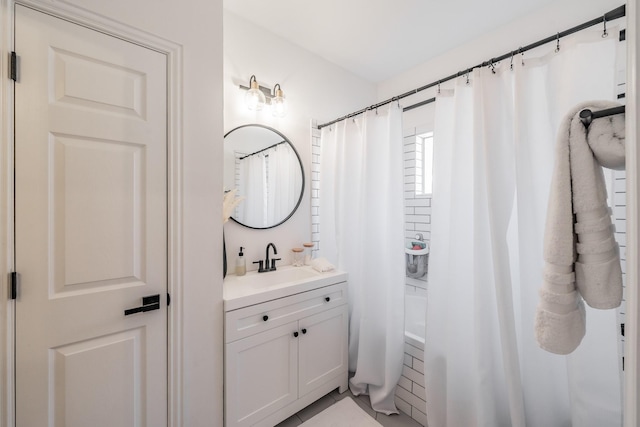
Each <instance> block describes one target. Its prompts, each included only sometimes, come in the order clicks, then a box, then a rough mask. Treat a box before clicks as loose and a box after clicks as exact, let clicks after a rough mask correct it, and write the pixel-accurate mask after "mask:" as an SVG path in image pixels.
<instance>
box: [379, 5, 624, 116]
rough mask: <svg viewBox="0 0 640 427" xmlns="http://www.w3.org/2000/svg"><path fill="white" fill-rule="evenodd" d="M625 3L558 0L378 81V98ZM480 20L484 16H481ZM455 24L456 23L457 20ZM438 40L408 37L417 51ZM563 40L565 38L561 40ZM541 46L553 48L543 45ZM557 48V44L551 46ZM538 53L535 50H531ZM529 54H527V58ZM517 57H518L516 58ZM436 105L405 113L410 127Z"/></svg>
mask: <svg viewBox="0 0 640 427" xmlns="http://www.w3.org/2000/svg"><path fill="white" fill-rule="evenodd" d="M623 4H625V1H624V0H597V1H584V0H561V1H556V2H553V3H551V4H549V5H548V6H545V7H544V8H542V9H540V10H538V11H536V12H534V13H531V14H529V15H527V16H525V17H523V18H521V19H518V20H515V21H513V22H511V23H510V24H507V25H505V26H503V27H500V28H497V29H495V30H494V31H492V32H490V33H487V34H485V35H484V36H482V37H478V38H477V39H475V40H473V41H471V42H469V43H466V44H464V45H462V46H459V47H458V48H456V49H452V50H450V51H448V52H446V53H444V54H442V55H440V56H438V57H436V58H434V59H432V60H430V61H428V62H425V63H423V64H420V65H418V66H416V67H414V68H411V69H410V70H407V71H405V72H403V73H400V74H398V75H397V76H394V77H393V78H391V79H388V80H385V81H383V82H380V83H379V84H378V101H382V100H386V99H390V98H392V97H394V96H396V95H399V94H402V93H405V92H408V91H411V90H413V89H415V88H418V87H420V86H423V85H425V84H429V83H431V82H436V81H438V79H441V78H444V77H447V76H450V75H452V74H455V73H457V72H458V71H461V70H464V69H466V68H468V67H471V66H474V65H477V64H480V63H482V62H484V61H487V60H489V59H491V58H492V57H497V56H500V55H502V54H505V53H507V52H511V51H513V50H516V49H518V47H520V46H526V45H528V44H531V43H533V42H535V41H538V40H540V39H543V38H546V37H548V36H551V35H553V34H556V33H557V32H559V31H564V30H567V29H569V28H571V27H574V26H576V25H579V24H582V23H583V22H586V21H589V20H591V19H593V18H596V17H599V16H602V15H604V14H605V13H607V12H609V11H611V10H612V9H615V8H617V7H618V6H622V5H623ZM479 19H482V18H481V17H479ZM624 21H625V20H624V19H621V20H618V21H616V23H609V24H608V26H609V28H611V27H612V26H613V25H621V26H622V28H624V26H625V25H626V23H625V22H624ZM453 25H455V23H453ZM437 42H438V41H437V40H424V41H420V40H407V43H412V44H415V46H416V51H418V50H419V49H420V44H421V43H425V44H428V43H437ZM561 43H562V40H561ZM541 49H547V50H548V49H549V47H546V48H545V47H543V48H541ZM551 49H553V47H551ZM531 54H532V55H533V54H534V53H533V52H532V53H531ZM526 57H527V53H525V60H526ZM514 60H517V58H516V59H514ZM451 84H452V83H451V82H449V83H445V84H443V85H442V88H445V87H448V86H450V85H451ZM435 93H436V89H435V88H432V89H427V90H425V91H422V92H420V93H418V94H416V95H412V96H410V97H407V98H405V99H403V100H402V101H400V103H401V105H403V106H407V105H411V104H414V103H416V102H418V101H422V100H424V99H428V98H431V97H433V96H435ZM433 111H434V110H433V105H432V104H430V105H429V106H427V107H420V108H417V109H415V110H411V111H408V112H407V113H405V115H404V116H403V120H404V125H405V128H406V127H414V126H420V125H424V124H426V122H425V121H429V120H432V117H433Z"/></svg>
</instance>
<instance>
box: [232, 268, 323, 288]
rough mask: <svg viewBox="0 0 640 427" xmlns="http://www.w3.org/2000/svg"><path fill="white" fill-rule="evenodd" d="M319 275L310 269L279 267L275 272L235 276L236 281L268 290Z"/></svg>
mask: <svg viewBox="0 0 640 427" xmlns="http://www.w3.org/2000/svg"><path fill="white" fill-rule="evenodd" d="M319 275H320V273H319V272H317V271H316V270H314V269H312V268H300V267H295V268H287V267H281V268H280V269H279V270H276V271H268V272H265V273H256V272H250V273H248V274H246V275H244V276H237V277H236V281H237V282H238V283H240V284H245V283H246V285H248V286H257V287H260V288H268V287H270V286H274V285H281V284H284V283H289V282H297V281H300V280H306V279H310V278H313V277H317V276H319Z"/></svg>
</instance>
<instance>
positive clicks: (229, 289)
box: [223, 265, 347, 311]
mask: <svg viewBox="0 0 640 427" xmlns="http://www.w3.org/2000/svg"><path fill="white" fill-rule="evenodd" d="M346 280H347V273H345V272H344V271H339V270H334V271H330V272H326V273H320V272H318V271H316V270H314V269H313V268H311V267H309V266H304V267H293V266H290V265H285V266H282V267H278V269H277V270H276V271H270V272H266V273H258V272H257V271H250V272H248V273H247V274H245V275H244V276H236V275H235V274H230V275H227V277H225V279H224V282H223V298H224V311H231V310H237V309H239V308H243V307H247V306H249V305H254V304H260V303H262V302H265V301H270V300H274V299H278V298H282V297H286V296H289V295H293V294H297V293H300V292H306V291H310V290H312V289H317V288H322V287H325V286H329V285H332V284H334V283H340V282H344V281H346Z"/></svg>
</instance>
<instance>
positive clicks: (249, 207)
mask: <svg viewBox="0 0 640 427" xmlns="http://www.w3.org/2000/svg"><path fill="white" fill-rule="evenodd" d="M239 163H240V184H239V189H238V196H239V197H244V203H240V204H239V205H238V208H237V209H239V211H238V214H239V215H238V218H240V220H241V222H242V223H243V224H250V225H251V226H252V227H262V226H264V225H265V224H267V222H266V219H267V218H266V212H267V187H266V183H267V179H266V178H267V176H266V169H265V162H264V154H262V153H260V154H254V155H250V156H248V157H245V158H243V159H241V160H240V161H239Z"/></svg>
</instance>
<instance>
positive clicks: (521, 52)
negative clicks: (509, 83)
mask: <svg viewBox="0 0 640 427" xmlns="http://www.w3.org/2000/svg"><path fill="white" fill-rule="evenodd" d="M518 52H520V54H521V55H522V56H521V59H522V66H523V67H524V52H523V51H522V47H520V48H518Z"/></svg>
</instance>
